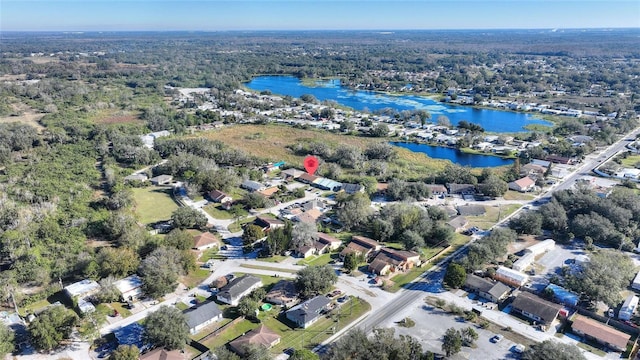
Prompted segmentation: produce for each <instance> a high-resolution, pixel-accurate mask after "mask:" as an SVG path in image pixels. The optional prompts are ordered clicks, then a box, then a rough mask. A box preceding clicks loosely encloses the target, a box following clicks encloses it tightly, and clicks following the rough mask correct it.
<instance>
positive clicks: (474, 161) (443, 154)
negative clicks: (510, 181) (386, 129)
mask: <svg viewBox="0 0 640 360" xmlns="http://www.w3.org/2000/svg"><path fill="white" fill-rule="evenodd" d="M390 144H391V145H394V146H398V147H401V148H405V149H409V150H411V151H413V152H421V153H424V154H427V156H429V157H431V158H435V159H447V160H451V161H452V162H454V163H456V164H460V165H462V166H471V167H495V166H504V165H512V164H513V163H514V161H515V160H513V159H503V158H500V157H497V156H491V155H477V154H467V153H463V152H461V151H458V150H457V149H452V148H447V147H442V146H432V145H427V144H416V143H404V142H390Z"/></svg>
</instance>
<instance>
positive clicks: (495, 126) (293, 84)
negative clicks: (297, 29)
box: [245, 76, 552, 133]
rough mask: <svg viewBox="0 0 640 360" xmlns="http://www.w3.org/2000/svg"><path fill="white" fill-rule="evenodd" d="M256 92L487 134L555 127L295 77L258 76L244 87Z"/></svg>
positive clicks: (525, 116) (525, 118) (509, 115)
mask: <svg viewBox="0 0 640 360" xmlns="http://www.w3.org/2000/svg"><path fill="white" fill-rule="evenodd" d="M245 85H246V87H247V88H249V89H251V90H255V91H264V90H269V91H271V93H273V94H277V95H289V96H293V97H300V96H301V95H303V94H311V95H313V96H315V97H316V99H318V100H320V101H324V100H332V101H335V102H337V103H338V104H340V105H343V106H347V107H350V108H352V109H355V110H360V111H361V110H369V111H376V110H380V109H383V108H392V109H395V110H397V111H402V110H418V109H424V110H427V111H428V112H429V113H431V116H432V118H431V121H432V122H435V121H436V120H437V118H438V116H440V115H444V116H447V117H448V118H449V121H450V122H451V124H454V125H455V124H457V123H458V122H459V121H461V120H466V121H468V122H472V123H475V124H478V125H480V126H482V127H483V128H484V129H485V130H486V131H488V132H497V133H499V132H523V131H526V129H525V128H524V127H525V126H526V125H530V124H542V125H547V126H552V124H551V123H550V122H548V121H544V120H540V119H537V118H535V117H534V116H533V115H532V114H525V113H517V112H510V111H500V110H492V109H478V108H474V107H471V106H462V105H460V106H458V105H451V104H446V103H442V102H439V101H436V100H433V99H431V98H428V97H423V96H417V95H391V94H385V93H380V92H374V91H364V90H350V89H347V88H345V87H342V86H341V84H340V80H339V79H335V80H328V81H318V82H316V85H315V86H306V85H304V84H303V83H302V82H301V81H300V80H299V79H298V78H296V77H293V76H259V77H256V78H254V79H253V80H251V81H250V82H248V83H246V84H245Z"/></svg>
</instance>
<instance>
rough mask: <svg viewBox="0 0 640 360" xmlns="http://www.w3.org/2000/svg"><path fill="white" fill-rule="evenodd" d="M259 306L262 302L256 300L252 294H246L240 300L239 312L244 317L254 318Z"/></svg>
mask: <svg viewBox="0 0 640 360" xmlns="http://www.w3.org/2000/svg"><path fill="white" fill-rule="evenodd" d="M258 306H260V304H259V303H258V302H257V301H256V300H254V299H253V298H251V297H250V296H245V297H243V298H242V299H240V302H238V313H239V314H240V315H242V316H244V317H247V318H253V317H255V316H256V310H257V309H258Z"/></svg>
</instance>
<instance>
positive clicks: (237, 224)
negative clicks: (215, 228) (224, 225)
mask: <svg viewBox="0 0 640 360" xmlns="http://www.w3.org/2000/svg"><path fill="white" fill-rule="evenodd" d="M255 219H256V217H255V216H250V217H247V218H244V219H240V221H236V222H233V223H231V224H230V225H229V231H230V232H238V231H240V230H242V225H244V224H246V223H250V222H253V220H255Z"/></svg>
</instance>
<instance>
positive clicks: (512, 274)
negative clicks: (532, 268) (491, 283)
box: [493, 266, 529, 287]
mask: <svg viewBox="0 0 640 360" xmlns="http://www.w3.org/2000/svg"><path fill="white" fill-rule="evenodd" d="M493 278H494V279H495V280H498V281H501V282H503V283H505V284H507V285H509V286H513V287H520V286H522V285H524V284H526V283H527V281H529V275H527V274H525V273H523V272H520V271H517V270H512V269H509V268H506V267H504V266H500V267H498V270H496V273H495V274H494V275H493Z"/></svg>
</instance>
